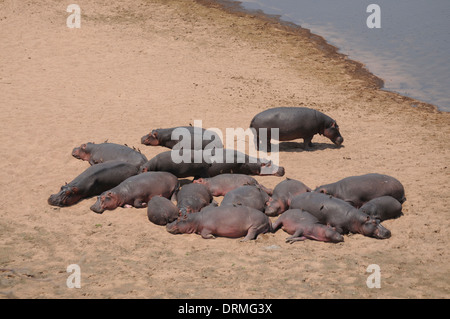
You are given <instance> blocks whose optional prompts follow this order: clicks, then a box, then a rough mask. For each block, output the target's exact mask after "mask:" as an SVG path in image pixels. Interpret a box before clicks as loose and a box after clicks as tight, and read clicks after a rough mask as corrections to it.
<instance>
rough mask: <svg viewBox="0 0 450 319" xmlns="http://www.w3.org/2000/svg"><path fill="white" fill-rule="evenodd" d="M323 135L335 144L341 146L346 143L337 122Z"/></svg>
mask: <svg viewBox="0 0 450 319" xmlns="http://www.w3.org/2000/svg"><path fill="white" fill-rule="evenodd" d="M323 135H324V136H326V137H328V138H329V139H330V140H331V141H332V142H333V143H334V144H336V145H338V146H339V145H341V144H342V142H344V138H343V137H342V136H341V133H340V132H339V126H338V125H337V123H336V122H332V123H331V125H330V126H328V127H327V128H325V129H324V131H323Z"/></svg>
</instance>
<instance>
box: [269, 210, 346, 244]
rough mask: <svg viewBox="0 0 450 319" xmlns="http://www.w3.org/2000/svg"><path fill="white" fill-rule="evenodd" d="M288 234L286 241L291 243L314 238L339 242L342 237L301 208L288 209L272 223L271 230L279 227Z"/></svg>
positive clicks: (342, 239)
mask: <svg viewBox="0 0 450 319" xmlns="http://www.w3.org/2000/svg"><path fill="white" fill-rule="evenodd" d="M280 226H281V229H283V230H284V231H285V232H287V233H288V234H290V235H292V236H290V237H288V238H286V242H289V243H293V242H295V241H299V240H305V239H314V240H318V241H325V242H332V243H339V242H342V241H344V237H343V236H342V235H341V234H340V233H339V232H338V231H336V229H335V228H333V227H331V226H329V225H323V224H321V223H320V222H319V220H318V219H317V218H316V217H315V216H313V215H311V214H310V213H308V212H307V211H304V210H301V209H288V210H287V211H285V212H284V213H282V214H281V215H280V217H278V219H277V220H276V221H275V222H274V223H273V224H272V231H273V232H275V231H276V230H277V229H278V228H279V227H280Z"/></svg>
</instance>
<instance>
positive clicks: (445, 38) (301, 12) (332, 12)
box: [222, 0, 450, 112]
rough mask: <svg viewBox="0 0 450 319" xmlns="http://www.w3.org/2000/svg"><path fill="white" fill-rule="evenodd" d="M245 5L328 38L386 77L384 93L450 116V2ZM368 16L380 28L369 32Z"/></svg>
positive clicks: (276, 0)
mask: <svg viewBox="0 0 450 319" xmlns="http://www.w3.org/2000/svg"><path fill="white" fill-rule="evenodd" d="M222 2H223V1H222ZM240 2H241V5H242V7H243V8H244V9H245V10H248V11H252V10H262V11H263V12H264V13H265V14H270V15H278V16H279V17H280V19H281V20H284V21H288V22H292V23H295V24H297V25H300V26H302V27H304V28H307V29H310V30H311V32H312V33H315V34H318V35H320V36H323V37H324V38H325V39H326V40H327V41H328V43H330V44H332V45H334V46H336V47H338V48H339V52H341V53H343V54H345V55H348V56H349V58H350V59H353V60H357V61H360V62H362V63H364V64H365V65H366V67H367V68H368V70H369V71H370V72H372V73H373V74H375V75H376V76H378V77H380V78H382V79H383V80H384V82H385V84H384V89H386V90H390V91H395V92H398V93H400V94H402V95H406V96H409V97H412V98H416V99H418V100H421V101H424V102H427V103H431V104H434V105H436V106H437V107H438V108H439V109H440V110H441V111H446V112H450V0H428V1H426V0H370V1H367V0H242V1H240ZM370 4H377V5H378V8H379V15H378V17H379V19H377V18H375V17H374V16H373V14H376V12H375V11H373V9H372V10H369V12H367V8H368V6H369V5H370ZM369 17H370V18H369ZM368 18H369V21H370V22H379V26H380V28H376V27H374V28H369V27H368V24H367V20H368ZM369 25H370V23H369Z"/></svg>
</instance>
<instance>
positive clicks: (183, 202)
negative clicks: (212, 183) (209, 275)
mask: <svg viewBox="0 0 450 319" xmlns="http://www.w3.org/2000/svg"><path fill="white" fill-rule="evenodd" d="M176 198H177V207H178V209H179V211H180V213H181V214H184V215H185V214H189V213H195V212H199V211H200V210H201V209H202V208H203V207H205V206H208V205H209V204H211V202H212V200H213V197H212V195H211V193H210V191H209V190H208V188H206V186H205V185H202V184H186V185H183V187H181V188H180V190H179V191H178V192H177V194H176Z"/></svg>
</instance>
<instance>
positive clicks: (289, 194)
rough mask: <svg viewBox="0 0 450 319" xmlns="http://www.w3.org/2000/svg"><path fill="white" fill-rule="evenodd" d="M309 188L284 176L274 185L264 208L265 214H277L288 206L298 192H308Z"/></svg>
mask: <svg viewBox="0 0 450 319" xmlns="http://www.w3.org/2000/svg"><path fill="white" fill-rule="evenodd" d="M310 191H311V189H310V188H309V187H308V186H306V185H305V184H303V183H302V182H300V181H298V180H295V179H290V178H286V180H284V181H282V182H280V183H279V184H278V185H277V186H275V188H274V190H273V195H272V198H270V200H269V202H268V203H267V207H266V209H265V213H266V215H267V216H278V215H280V214H281V213H283V212H284V211H286V210H287V209H288V208H289V205H290V204H291V199H292V198H293V197H294V196H296V195H299V194H302V193H306V192H310Z"/></svg>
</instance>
